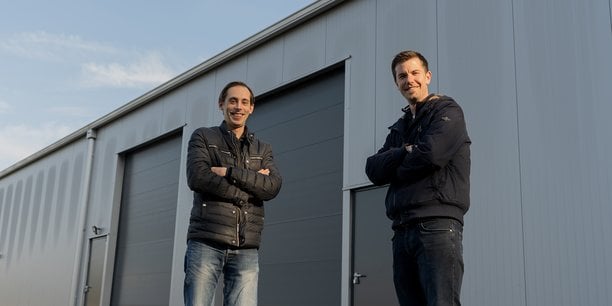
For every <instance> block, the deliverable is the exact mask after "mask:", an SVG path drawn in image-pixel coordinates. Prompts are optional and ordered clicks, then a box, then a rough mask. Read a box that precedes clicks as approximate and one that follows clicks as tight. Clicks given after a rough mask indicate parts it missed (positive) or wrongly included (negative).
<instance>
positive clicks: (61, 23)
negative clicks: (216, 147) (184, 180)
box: [0, 0, 315, 171]
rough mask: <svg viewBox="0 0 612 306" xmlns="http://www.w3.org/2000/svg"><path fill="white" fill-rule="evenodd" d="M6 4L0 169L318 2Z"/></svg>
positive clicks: (0, 38)
mask: <svg viewBox="0 0 612 306" xmlns="http://www.w3.org/2000/svg"><path fill="white" fill-rule="evenodd" d="M0 1H1V2H0V3H1V6H0V7H1V9H0V171H1V170H3V169H5V168H7V167H9V166H11V165H12V164H14V163H16V162H18V161H19V160H22V159H24V158H26V157H27V156H29V155H31V154H33V153H35V152H36V151H39V150H40V149H42V148H44V147H46V146H48V145H50V144H52V143H53V142H55V141H57V140H59V139H61V138H63V137H64V136H67V135H68V134H70V133H71V132H73V131H75V130H77V129H79V128H81V127H83V126H85V125H87V124H89V123H91V122H93V121H94V120H96V119H97V118H100V117H102V116H104V115H106V114H108V113H110V112H112V111H113V110H115V109H117V108H118V107H120V106H121V105H124V104H126V103H128V102H130V101H131V100H133V99H135V98H137V97H139V96H140V95H142V94H144V93H146V92H148V91H149V90H151V89H153V88H155V87H157V86H159V85H160V84H162V83H164V82H165V81H168V80H170V79H171V78H173V77H175V76H177V75H179V74H180V73H182V72H185V71H187V70H188V69H189V68H192V67H194V66H196V65H198V64H200V63H201V62H203V61H205V60H207V59H209V58H210V57H212V56H214V55H216V54H218V53H220V52H222V51H224V50H226V49H228V48H229V47H231V46H233V45H235V44H237V43H239V42H241V41H243V40H244V39H246V38H248V37H250V36H252V35H254V34H256V33H257V32H259V31H261V30H263V29H265V28H267V27H269V26H271V25H272V24H274V23H276V22H278V21H280V20H282V19H283V18H285V17H287V16H289V15H291V14H292V13H294V12H296V11H298V10H300V9H302V8H304V7H306V6H308V5H309V4H311V3H313V2H315V1H312V0H290V1H289V0H257V1H253V0H236V1H233V0H216V1H212V0H177V1H161V0H55V1H46V0H35V1H33V0H19V1H9V0H0Z"/></svg>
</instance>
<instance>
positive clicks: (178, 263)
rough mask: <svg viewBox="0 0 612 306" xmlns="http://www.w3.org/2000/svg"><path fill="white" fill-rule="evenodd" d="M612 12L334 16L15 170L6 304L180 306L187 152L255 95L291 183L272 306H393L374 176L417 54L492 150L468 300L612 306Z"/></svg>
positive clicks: (5, 205) (317, 7) (397, 0)
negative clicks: (231, 96)
mask: <svg viewBox="0 0 612 306" xmlns="http://www.w3.org/2000/svg"><path fill="white" fill-rule="evenodd" d="M611 7H612V5H611V2H610V0H587V1H575V0H541V1H530V0H495V1H479V0H463V1H454V0H436V1H416V0H362V1H359V0H353V1H332V0H321V1H317V2H315V3H313V4H311V5H310V6H308V7H306V8H304V9H303V10H301V11H298V12H296V13H295V14H293V15H291V16H289V17H287V18H286V19H284V20H282V21H280V22H278V23H276V24H274V25H273V26H271V27H269V28H267V29H265V30H264V31H262V32H260V33H258V34H256V35H254V36H252V37H250V38H249V39H247V40H245V41H243V42H241V43H239V44H237V45H235V46H234V47H232V48H230V49H228V50H226V51H225V52H222V53H221V54H218V55H217V56H215V57H213V58H211V59H210V60H207V61H206V62H204V63H202V64H200V65H198V66H196V67H194V68H193V69H191V70H189V71H186V72H185V73H183V74H181V75H179V76H178V77H176V78H175V79H173V80H170V81H169V82H167V83H165V84H163V85H161V86H159V87H158V88H156V89H154V90H152V91H150V92H148V93H146V94H144V95H143V96H141V97H140V98H137V99H135V100H133V101H131V102H129V103H128V104H126V105H124V106H123V107H121V108H119V109H117V110H116V111H114V112H112V113H110V114H108V115H106V116H104V117H102V118H100V119H98V120H96V121H94V122H93V123H91V124H89V125H87V126H85V127H83V128H82V129H80V130H78V131H75V132H74V133H72V134H71V135H68V136H67V137H65V138H64V139H62V140H60V141H58V142H57V143H55V144H53V145H51V146H49V147H47V148H45V149H43V150H42V151H40V152H38V153H36V154H34V155H32V156H30V157H28V158H26V159H25V160H22V161H20V162H18V163H17V164H15V165H13V166H11V167H10V168H8V169H5V170H3V171H2V172H0V304H1V305H2V306H21V305H61V306H63V305H182V303H183V300H182V290H183V255H184V251H185V248H186V244H185V242H186V232H187V223H188V218H189V212H190V209H191V205H192V204H191V201H192V193H191V191H190V190H189V188H188V187H187V184H186V177H185V164H186V163H185V160H186V155H187V151H186V147H187V141H188V138H189V136H190V134H191V132H192V131H193V130H195V129H196V128H198V127H200V126H211V125H218V124H219V123H220V122H221V119H222V117H221V115H220V112H219V111H218V109H217V105H216V97H217V95H218V93H219V91H220V89H221V87H222V86H223V85H225V84H226V83H227V82H228V81H232V80H244V81H245V82H246V83H248V84H250V85H251V86H252V87H253V89H254V90H255V93H256V95H257V104H256V107H255V113H254V115H253V116H252V117H251V118H250V121H249V127H250V128H251V129H252V130H254V131H255V133H256V135H258V136H259V137H260V138H262V139H264V140H266V141H268V142H270V143H272V144H273V148H274V152H275V158H276V160H277V163H278V166H279V168H280V170H281V173H282V174H283V178H284V184H283V189H282V190H281V193H280V194H279V196H278V197H277V198H276V199H275V200H273V201H271V202H269V203H267V204H266V214H267V217H266V228H265V230H264V241H263V243H262V248H261V259H260V260H261V276H260V301H259V304H260V305H278V306H287V305H291V306H294V305H305V306H312V305H334V306H336V305H342V306H348V305H360V306H365V305H395V304H396V302H395V297H394V293H393V288H392V281H391V266H390V264H391V251H390V247H391V245H390V238H391V236H392V232H391V229H390V221H388V220H386V219H385V216H384V205H383V198H384V192H385V188H384V187H383V188H373V187H372V186H371V183H370V182H369V181H368V179H367V177H366V176H365V173H364V165H365V159H366V157H367V156H369V155H371V154H373V153H374V152H375V151H376V150H377V149H378V148H379V147H380V146H381V145H382V143H383V141H384V138H385V136H386V134H387V128H386V127H387V126H389V125H390V124H391V123H393V122H394V121H395V120H396V119H397V117H398V116H399V115H400V108H401V107H402V106H404V105H405V102H404V100H403V98H402V97H401V95H400V94H399V93H398V92H397V90H396V89H395V87H394V85H393V79H392V76H391V72H390V62H391V59H392V57H393V56H394V55H395V54H396V53H397V52H399V51H400V50H404V49H415V50H419V51H421V52H422V53H423V54H424V55H425V56H426V57H428V58H429V60H430V69H431V70H432V72H433V80H432V85H431V87H430V89H431V91H433V92H439V93H443V94H448V95H450V96H452V97H454V98H455V99H456V100H457V101H458V102H459V103H460V104H461V105H462V107H463V109H464V112H465V114H466V117H467V123H468V130H469V133H470V136H471V138H472V141H473V145H472V192H471V195H472V207H471V210H470V212H469V213H468V215H467V216H466V220H465V222H466V224H465V232H464V256H465V265H466V272H465V277H464V284H463V291H462V299H463V302H464V304H465V305H471V306H490V305H496V306H519V305H525V306H536V305H537V306H564V305H565V306H576V305H581V306H605V305H612V290H610V288H612V239H611V238H610V237H609V234H610V233H612V222H610V221H609V219H610V217H611V216H612V159H611V158H610V156H612V137H610V135H609V134H610V132H611V131H612V120H611V119H610V116H611V114H612V56H611V55H612V21H611V20H612V17H611V16H612V9H611ZM354 273H360V274H363V275H367V277H365V278H361V279H359V282H358V284H354V283H353V275H354Z"/></svg>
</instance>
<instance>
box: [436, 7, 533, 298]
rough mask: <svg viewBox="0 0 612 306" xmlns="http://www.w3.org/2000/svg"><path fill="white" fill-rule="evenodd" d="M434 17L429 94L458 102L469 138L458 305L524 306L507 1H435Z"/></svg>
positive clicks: (517, 168)
mask: <svg viewBox="0 0 612 306" xmlns="http://www.w3.org/2000/svg"><path fill="white" fill-rule="evenodd" d="M436 16H437V20H438V23H437V24H438V33H439V34H438V39H437V44H438V50H437V51H436V52H435V53H431V54H430V55H429V58H431V61H433V62H437V64H436V65H435V67H436V68H435V70H432V71H433V78H434V79H436V80H437V84H438V88H437V89H436V91H437V92H440V93H442V94H449V95H451V96H453V97H454V98H455V99H456V100H457V102H458V103H459V104H460V105H461V106H462V107H463V110H464V112H465V116H466V119H467V124H468V131H469V134H470V137H471V138H472V140H473V144H472V175H471V183H472V194H471V196H472V199H471V200H472V207H471V209H470V211H469V213H468V215H467V216H466V218H465V223H466V226H465V235H464V239H465V240H464V253H465V254H464V255H465V265H466V270H465V279H464V286H463V302H464V304H466V305H500V306H501V305H507V306H518V305H525V285H524V279H525V274H524V272H525V271H524V269H523V266H524V258H523V251H524V250H523V231H522V225H523V224H522V222H523V221H522V213H523V212H522V209H521V193H520V192H521V187H520V183H521V180H520V173H519V170H520V169H519V145H518V141H519V137H518V126H517V103H516V82H515V68H514V48H513V40H512V37H513V20H512V3H511V1H487V2H482V1H477V0H470V1H461V2H456V1H440V2H439V3H438V11H437V14H436ZM484 24H487V25H490V26H483V25H484ZM480 42H484V44H483V43H480ZM490 284H495V285H494V286H491V285H490ZM484 286H486V287H484ZM483 288H487V289H486V290H483Z"/></svg>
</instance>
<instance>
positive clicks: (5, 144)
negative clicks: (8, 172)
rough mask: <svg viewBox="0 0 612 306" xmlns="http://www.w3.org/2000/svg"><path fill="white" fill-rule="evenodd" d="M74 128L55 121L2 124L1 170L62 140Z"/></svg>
mask: <svg viewBox="0 0 612 306" xmlns="http://www.w3.org/2000/svg"><path fill="white" fill-rule="evenodd" d="M72 130H73V128H71V127H68V126H65V125H62V124H58V123H55V122H49V123H44V124H42V125H40V126H27V125H23V124H22V125H7V126H0V171H2V170H4V169H6V168H8V167H9V166H11V165H13V164H15V163H16V162H18V161H20V160H22V159H24V158H26V157H28V156H30V155H32V154H34V153H36V152H37V151H40V150H42V149H43V148H45V147H46V146H49V145H51V144H52V143H54V142H55V141H58V140H60V139H61V138H63V137H65V136H67V135H68V134H70V132H71V131H72Z"/></svg>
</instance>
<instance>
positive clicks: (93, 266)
mask: <svg viewBox="0 0 612 306" xmlns="http://www.w3.org/2000/svg"><path fill="white" fill-rule="evenodd" d="M106 240H107V236H106V235H105V236H100V237H95V238H91V239H90V240H89V263H88V267H87V283H86V284H85V289H84V290H85V306H99V305H100V294H101V289H102V277H103V274H104V257H105V255H106Z"/></svg>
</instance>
